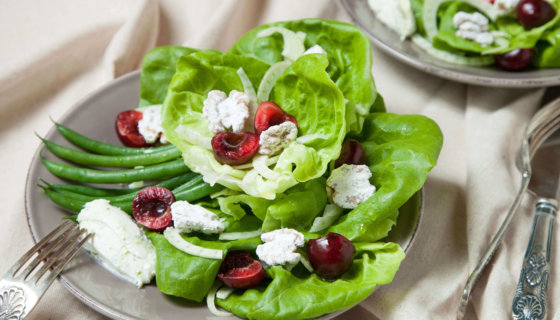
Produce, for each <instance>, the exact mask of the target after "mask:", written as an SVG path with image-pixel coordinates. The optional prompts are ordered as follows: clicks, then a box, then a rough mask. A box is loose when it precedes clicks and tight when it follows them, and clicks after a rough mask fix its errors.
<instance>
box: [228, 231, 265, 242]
mask: <svg viewBox="0 0 560 320" xmlns="http://www.w3.org/2000/svg"><path fill="white" fill-rule="evenodd" d="M261 234H262V230H260V229H259V230H254V231H246V232H224V233H222V234H220V235H219V236H218V240H241V239H251V238H255V237H258V236H260V235H261Z"/></svg>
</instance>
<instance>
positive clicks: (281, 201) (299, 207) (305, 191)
mask: <svg viewBox="0 0 560 320" xmlns="http://www.w3.org/2000/svg"><path fill="white" fill-rule="evenodd" d="M219 203H220V209H221V210H222V211H223V212H224V213H226V214H229V215H232V216H243V214H245V209H244V207H245V208H248V209H249V210H250V211H251V213H252V214H254V215H255V216H256V217H257V218H259V219H260V220H262V221H263V223H262V231H263V232H268V231H272V230H275V229H279V228H292V229H296V230H299V231H305V230H307V229H308V228H307V227H309V226H310V225H311V223H312V222H313V219H314V218H315V217H316V216H317V215H319V214H320V213H321V212H323V209H324V207H325V205H326V204H327V191H326V183H325V179H324V178H319V179H314V180H311V181H307V182H303V183H300V184H298V185H296V186H294V187H292V188H290V189H288V190H286V192H284V193H282V194H279V195H278V196H277V197H276V198H275V199H274V200H267V199H262V198H257V197H252V196H249V195H246V194H241V195H234V196H229V197H224V198H220V199H219ZM250 230H254V229H247V230H244V231H250ZM227 231H229V230H227Z"/></svg>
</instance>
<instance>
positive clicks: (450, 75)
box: [338, 0, 560, 89]
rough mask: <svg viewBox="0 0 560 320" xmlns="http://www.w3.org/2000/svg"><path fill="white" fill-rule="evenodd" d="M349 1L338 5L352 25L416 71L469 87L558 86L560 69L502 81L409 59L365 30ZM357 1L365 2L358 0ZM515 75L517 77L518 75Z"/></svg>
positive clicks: (345, 0) (340, 0)
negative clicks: (553, 73) (555, 72)
mask: <svg viewBox="0 0 560 320" xmlns="http://www.w3.org/2000/svg"><path fill="white" fill-rule="evenodd" d="M350 1H357V0H338V3H339V4H340V6H342V8H343V9H344V11H345V12H346V13H347V14H348V16H349V17H350V19H351V20H352V23H353V24H355V25H356V26H358V27H359V28H360V30H362V32H364V33H365V34H366V36H367V37H368V38H369V39H370V41H371V42H372V43H373V44H374V45H375V46H376V47H377V48H380V49H381V50H382V51H383V52H385V53H386V54H388V55H389V56H391V57H394V58H396V59H397V60H399V61H401V62H404V63H405V64H407V65H409V66H412V67H414V68H416V69H418V70H421V71H424V72H426V73H429V74H431V75H434V76H437V77H441V78H444V79H447V80H452V81H458V82H462V83H465V84H471V85H479V86H491V87H496V88H517V89H524V88H525V89H526V88H538V87H552V86H556V85H560V69H559V75H558V76H549V77H544V78H541V79H531V78H518V79H504V78H497V77H491V76H476V75H471V74H466V73H462V72H458V71H454V70H449V69H447V68H444V67H439V66H436V65H433V64H431V63H428V62H422V61H419V60H418V59H415V58H413V57H410V56H408V55H406V54H404V53H402V52H400V51H398V50H396V49H394V48H392V47H391V46H390V45H389V44H387V43H385V42H384V41H382V40H381V39H379V38H378V37H377V36H376V35H375V34H373V33H372V32H371V31H370V30H369V29H368V28H366V27H365V26H364V25H363V23H362V22H361V20H360V19H359V18H358V17H357V16H356V15H355V13H354V11H353V10H352V9H351V8H350V4H349V2H350ZM359 1H367V0H359ZM391 31H392V30H391ZM406 41H410V40H406ZM410 44H411V45H412V46H414V47H417V48H418V49H419V50H421V49H420V48H419V47H418V46H416V45H415V44H414V43H412V42H411V41H410ZM516 74H517V75H519V73H516Z"/></svg>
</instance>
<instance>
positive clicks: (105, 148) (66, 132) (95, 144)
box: [53, 121, 175, 155]
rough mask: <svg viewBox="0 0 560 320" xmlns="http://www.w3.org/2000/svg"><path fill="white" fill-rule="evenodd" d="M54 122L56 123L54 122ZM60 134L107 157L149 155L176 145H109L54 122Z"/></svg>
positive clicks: (77, 144)
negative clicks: (145, 146) (147, 146)
mask: <svg viewBox="0 0 560 320" xmlns="http://www.w3.org/2000/svg"><path fill="white" fill-rule="evenodd" d="M53 122H54V121H53ZM54 124H55V126H56V128H57V130H58V132H60V134H61V135H62V136H63V137H65V138H66V139H67V140H68V141H70V142H72V143H73V144H75V145H76V146H78V147H80V148H83V149H85V150H88V151H91V152H95V153H99V154H105V155H124V154H129V155H131V154H148V153H152V152H156V151H163V150H169V149H174V148H175V146H174V145H171V144H170V145H164V146H160V147H149V148H130V147H123V146H117V145H114V144H109V143H105V142H101V141H97V140H94V139H90V138H88V137H86V136H84V135H82V134H80V133H78V132H76V131H74V130H72V129H70V128H68V127H65V126H63V125H61V124H60V123H57V122H54Z"/></svg>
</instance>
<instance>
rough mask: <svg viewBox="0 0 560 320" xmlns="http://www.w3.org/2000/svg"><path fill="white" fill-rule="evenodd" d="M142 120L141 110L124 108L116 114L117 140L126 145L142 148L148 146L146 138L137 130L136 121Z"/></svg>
mask: <svg viewBox="0 0 560 320" xmlns="http://www.w3.org/2000/svg"><path fill="white" fill-rule="evenodd" d="M140 120H142V112H140V111H136V110H126V111H123V112H121V113H119V114H118V115H117V119H116V120H115V130H116V131H117V136H118V137H119V140H121V142H122V143H123V144H124V145H125V146H128V147H133V148H143V147H149V146H151V145H150V144H148V143H146V139H144V137H143V136H142V135H141V134H140V132H139V131H138V121H140Z"/></svg>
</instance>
